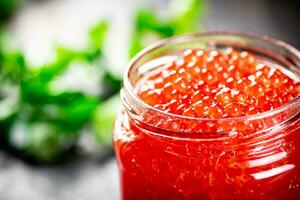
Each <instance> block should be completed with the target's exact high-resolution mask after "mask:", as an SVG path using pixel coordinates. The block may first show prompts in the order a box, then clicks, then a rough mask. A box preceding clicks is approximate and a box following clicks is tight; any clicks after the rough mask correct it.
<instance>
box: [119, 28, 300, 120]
mask: <svg viewBox="0 0 300 200" xmlns="http://www.w3.org/2000/svg"><path fill="white" fill-rule="evenodd" d="M212 35H214V36H222V35H223V36H240V37H245V38H249V39H259V40H262V41H266V42H270V43H272V44H273V45H275V46H277V47H280V48H283V49H284V50H286V51H288V52H289V53H291V54H292V55H294V56H295V57H296V59H297V60H299V63H300V51H298V50H297V49H296V48H295V47H293V46H292V45H290V44H288V43H286V42H283V41H281V40H279V39H275V38H274V37H271V36H268V35H264V34H259V33H254V32H238V31H206V32H197V33H192V34H185V35H180V36H175V37H170V38H167V39H163V40H160V41H158V42H155V43H153V44H152V45H149V46H148V47H146V48H144V49H143V50H141V51H140V52H139V53H137V54H136V55H135V56H134V57H133V58H132V59H131V60H130V61H129V63H128V65H127V67H126V69H125V71H124V74H123V86H124V88H123V89H124V90H125V91H126V94H128V95H130V97H131V98H132V99H133V100H134V101H135V102H136V103H137V104H140V105H141V106H142V107H144V108H146V109H148V110H150V111H153V112H155V113H159V114H160V115H164V116H168V117H173V118H177V119H182V120H195V121H211V122H213V121H219V122H220V121H222V122H223V121H224V122H226V121H243V120H259V119H263V118H267V117H270V116H273V115H276V114H279V113H281V112H283V111H285V110H287V109H289V108H291V107H294V106H298V107H299V110H300V96H298V97H297V98H295V99H294V100H293V101H290V102H289V103H287V104H284V105H282V106H280V107H278V108H275V109H272V110H268V111H265V112H262V113H258V114H254V115H249V116H240V117H230V118H215V119H211V118H201V117H190V116H183V115H179V114H174V113H168V112H166V111H163V110H160V109H157V108H155V107H153V106H151V105H149V104H147V103H145V102H144V101H143V100H142V99H140V98H139V97H138V96H137V94H136V93H135V92H134V87H133V85H132V84H131V82H130V79H129V73H130V69H131V67H132V66H134V65H135V64H136V63H137V62H138V61H139V60H140V59H141V58H143V57H144V56H145V55H146V54H148V53H150V52H152V51H154V50H156V49H159V48H161V47H164V46H166V45H170V44H176V43H180V42H185V41H189V40H191V39H197V38H201V37H204V36H212ZM123 104H126V103H125V102H124V100H123Z"/></svg>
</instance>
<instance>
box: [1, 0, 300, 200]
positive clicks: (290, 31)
mask: <svg viewBox="0 0 300 200" xmlns="http://www.w3.org/2000/svg"><path fill="white" fill-rule="evenodd" d="M166 2H167V1H166V0H164V1H159V0H155V1H146V2H141V1H138V0H135V1H130V0H123V1H122V0H114V1H100V0H64V1H63V0H50V1H26V5H25V6H24V7H23V8H22V10H21V11H20V13H19V14H18V15H17V16H15V18H14V19H13V20H12V22H11V24H10V28H11V30H13V32H14V34H15V35H16V37H17V38H19V40H20V43H21V44H22V45H23V47H24V49H25V50H26V51H27V53H28V55H29V56H32V57H34V56H36V53H37V52H38V53H40V54H41V55H40V56H38V58H39V59H41V58H43V57H45V55H46V54H47V48H48V47H49V46H47V45H48V44H49V43H50V42H52V41H51V40H52V39H53V38H55V39H58V40H59V41H60V40H62V41H64V38H67V40H66V41H65V42H66V43H70V44H71V45H74V44H73V42H74V41H77V39H76V38H77V36H76V37H75V36H74V38H75V39H74V38H73V39H72V37H73V36H72V37H71V38H70V37H68V36H69V34H68V33H70V32H72V34H74V32H75V35H76V33H77V31H76V30H77V29H76V26H83V27H84V26H85V25H84V24H85V22H88V21H89V22H90V21H91V20H90V19H92V18H95V17H97V16H98V14H99V13H97V12H101V10H102V11H103V12H105V13H107V12H112V13H113V14H114V15H116V16H118V17H116V18H118V19H120V21H119V22H116V24H121V25H123V27H122V28H124V27H125V28H126V26H127V24H126V23H123V21H122V18H123V16H128V15H130V13H131V12H132V10H133V8H136V7H138V6H139V5H142V4H143V3H146V4H151V5H154V6H156V7H157V8H158V9H162V10H163V8H164V5H165V3H166ZM64 11H65V12H64ZM93 13H94V14H93ZM93 15H94V16H93ZM99 16H100V15H99ZM73 18H74V20H71V19H73ZM64 19H65V21H63V20H64ZM66 22H67V23H68V24H64V23H66ZM57 23H58V24H60V25H56V24H57ZM204 26H205V28H206V29H208V30H237V31H254V32H259V33H263V34H268V35H271V36H274V37H277V38H280V39H282V40H284V41H287V42H288V43H290V44H292V45H293V46H295V47H297V48H300V37H299V35H300V1H296V0H295V1H291V0H290V1H282V0H281V1H280V0H264V1H263V0H213V1H210V2H209V5H208V10H207V14H206V17H205V22H204ZM60 27H63V29H60ZM115 29H116V30H117V31H116V32H117V33H115V36H116V37H119V38H121V39H122V38H124V37H126V34H125V32H126V30H123V29H122V31H121V32H120V31H118V28H115ZM78 30H79V29H78ZM123 32H124V34H123ZM72 34H71V35H72ZM79 35H80V34H79ZM66 36H67V37H66ZM78 38H80V37H78ZM78 40H80V39H78ZM79 43H80V42H79ZM111 45H112V46H111V48H114V49H116V50H115V51H118V45H117V44H116V42H115V43H114V42H112V43H111ZM114 45H116V46H114ZM120 48H121V47H120ZM112 52H114V51H112ZM39 59H37V60H36V61H33V62H39ZM119 69H120V71H121V70H122V67H120V68H119ZM87 140H88V139H87ZM85 142H86V141H85V140H83V141H82V143H85ZM88 145H90V146H91V144H88ZM87 155H88V156H87ZM118 184H119V183H118V174H117V166H116V161H115V158H114V155H113V151H112V149H111V148H110V147H105V148H104V147H103V148H100V149H99V148H97V150H94V149H93V148H92V147H91V148H90V149H85V150H84V151H83V152H82V154H81V155H79V156H76V157H74V158H70V159H69V160H68V161H66V162H63V163H60V164H57V165H52V166H33V165H30V164H28V163H26V162H24V161H22V160H20V159H19V158H16V157H14V156H12V155H9V154H7V153H6V152H3V151H0V199H1V200H19V199H22V200H44V199H45V200H52V199H53V200H54V199H55V200H65V199H66V200H67V199H72V200H116V199H119V194H120V190H119V185H118Z"/></svg>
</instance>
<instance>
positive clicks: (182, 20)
mask: <svg viewBox="0 0 300 200" xmlns="http://www.w3.org/2000/svg"><path fill="white" fill-rule="evenodd" d="M206 6H207V5H206V0H185V1H181V0H173V1H171V4H170V13H171V19H170V23H171V26H172V27H174V35H178V34H184V33H190V32H195V31H201V30H203V27H202V24H203V19H202V17H203V16H204V14H205V11H206Z"/></svg>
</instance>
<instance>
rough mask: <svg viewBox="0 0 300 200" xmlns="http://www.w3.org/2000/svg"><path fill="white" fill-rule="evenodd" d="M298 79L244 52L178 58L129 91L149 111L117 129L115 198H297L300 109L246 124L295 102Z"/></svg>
mask: <svg viewBox="0 0 300 200" xmlns="http://www.w3.org/2000/svg"><path fill="white" fill-rule="evenodd" d="M298 79H299V78H298V77H297V76H295V75H294V74H291V72H289V71H287V70H283V69H281V68H279V67H277V66H273V65H270V64H268V63H266V62H262V61H261V60H260V59H259V57H256V56H255V55H252V54H251V53H249V52H239V51H236V50H232V49H227V50H225V51H216V50H210V51H208V50H201V49H187V50H185V51H181V52H179V53H177V54H176V59H175V60H172V61H169V62H166V63H164V64H163V65H161V66H160V67H157V68H156V69H155V70H153V71H152V72H151V73H149V74H148V75H146V76H143V78H141V79H140V80H139V81H138V82H137V84H136V87H135V88H134V89H135V93H136V95H137V96H138V97H139V99H140V100H141V101H143V102H144V103H146V104H147V105H148V107H152V108H155V109H148V107H147V106H144V107H143V108H147V109H145V110H134V109H128V110H127V112H122V113H121V114H120V115H119V117H118V118H117V120H116V123H115V128H114V145H115V150H116V154H117V158H118V162H119V166H120V173H121V183H122V198H123V199H124V200H181V199H185V200H200V199H201V200H282V199H291V200H296V199H300V160H299V159H298V157H299V153H300V136H299V134H300V120H299V112H298V111H299V110H297V109H299V107H297V109H293V110H285V111H280V110H279V111H280V112H279V111H278V112H274V114H270V115H266V116H263V117H258V118H255V117H254V118H253V119H252V118H251V116H259V115H260V114H261V115H263V114H264V113H266V112H271V111H272V110H275V109H279V107H281V106H284V105H285V104H288V103H289V102H291V101H294V100H295V99H296V98H298V97H299V94H300V86H299V85H300V84H299V80H298ZM128 101H129V102H130V99H129V100H128ZM127 106H128V105H127ZM129 106H130V105H129ZM298 106H299V105H298ZM131 108H133V107H131ZM138 112H140V113H138ZM297 112H298V113H297ZM294 113H295V114H294ZM138 114H139V118H138V117H137V118H135V117H136V115H138ZM174 114H176V115H174ZM248 117H249V118H248ZM287 120H288V121H287Z"/></svg>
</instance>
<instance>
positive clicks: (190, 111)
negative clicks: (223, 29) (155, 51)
mask: <svg viewBox="0 0 300 200" xmlns="http://www.w3.org/2000/svg"><path fill="white" fill-rule="evenodd" d="M299 85H300V83H299V82H297V80H293V79H292V78H290V77H289V76H287V75H286V74H284V73H283V72H282V71H281V70H280V69H274V68H272V67H270V66H268V65H263V64H258V62H257V60H256V58H255V57H254V56H253V55H252V54H250V53H248V52H241V53H240V52H238V51H235V50H232V49H228V50H227V51H225V52H224V53H222V52H218V51H204V50H196V49H187V50H185V51H184V52H183V53H182V56H180V57H179V58H178V59H177V60H175V61H173V62H170V63H166V64H165V66H163V67H162V69H160V71H159V72H157V73H156V74H154V75H151V76H148V77H146V80H144V82H141V83H140V87H139V88H137V94H138V96H139V97H140V98H141V99H142V100H143V101H144V102H146V103H148V104H149V105H151V106H153V107H155V108H158V109H161V110H164V111H167V112H170V113H174V114H178V115H184V116H190V117H201V118H227V117H241V116H248V115H254V114H258V113H262V112H265V111H268V110H272V109H274V108H278V107H280V106H282V105H284V104H286V103H288V102H290V101H292V100H294V99H295V98H296V97H297V96H298V95H299V94H300V90H299Z"/></svg>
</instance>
